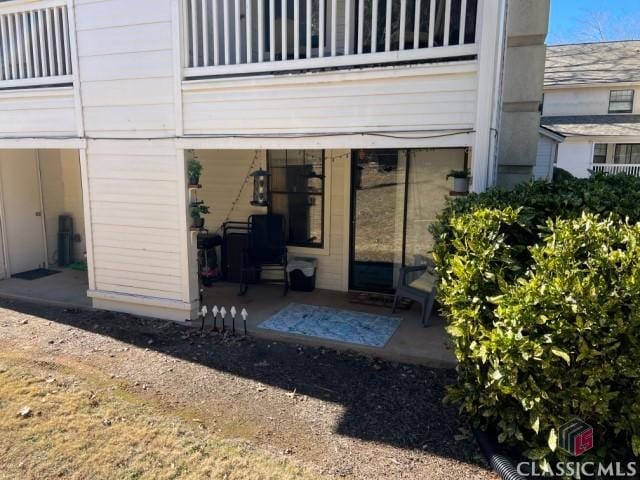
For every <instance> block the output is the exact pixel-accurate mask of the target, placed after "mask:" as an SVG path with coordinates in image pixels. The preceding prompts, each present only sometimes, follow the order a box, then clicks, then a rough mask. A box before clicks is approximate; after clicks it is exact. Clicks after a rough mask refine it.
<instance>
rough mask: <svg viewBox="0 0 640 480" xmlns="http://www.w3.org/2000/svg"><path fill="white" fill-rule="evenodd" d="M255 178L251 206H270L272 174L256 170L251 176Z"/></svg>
mask: <svg viewBox="0 0 640 480" xmlns="http://www.w3.org/2000/svg"><path fill="white" fill-rule="evenodd" d="M250 176H251V177H253V199H252V200H251V205H253V206H256V207H268V206H269V198H270V196H269V193H270V190H271V174H270V173H269V172H267V171H266V170H262V169H260V170H256V171H255V172H253V173H252V174H251V175H250Z"/></svg>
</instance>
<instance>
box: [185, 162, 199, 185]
mask: <svg viewBox="0 0 640 480" xmlns="http://www.w3.org/2000/svg"><path fill="white" fill-rule="evenodd" d="M201 173H202V164H201V163H200V162H199V161H198V160H194V159H192V160H189V162H187V175H188V177H189V185H191V186H198V185H199V184H200V174H201Z"/></svg>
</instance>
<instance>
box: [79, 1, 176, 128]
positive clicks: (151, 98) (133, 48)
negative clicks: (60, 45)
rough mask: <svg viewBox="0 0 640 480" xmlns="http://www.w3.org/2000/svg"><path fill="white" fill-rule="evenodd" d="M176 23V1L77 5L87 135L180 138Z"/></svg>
mask: <svg viewBox="0 0 640 480" xmlns="http://www.w3.org/2000/svg"><path fill="white" fill-rule="evenodd" d="M171 21H172V14H171V0H137V1H135V2H131V1H128V0H102V1H93V0H76V28H77V36H78V56H79V65H80V72H79V73H80V82H81V85H82V88H81V92H82V106H83V112H84V124H85V130H86V132H87V134H89V135H90V136H97V135H100V136H112V137H148V136H158V135H162V134H175V128H176V116H175V112H174V84H173V80H174V65H173V43H172V41H173V40H172V23H171Z"/></svg>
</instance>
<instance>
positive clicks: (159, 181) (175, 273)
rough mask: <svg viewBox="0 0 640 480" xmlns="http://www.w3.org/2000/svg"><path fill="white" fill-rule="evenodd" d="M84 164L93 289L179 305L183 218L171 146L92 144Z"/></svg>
mask: <svg viewBox="0 0 640 480" xmlns="http://www.w3.org/2000/svg"><path fill="white" fill-rule="evenodd" d="M171 152H174V153H173V155H171V154H170V153H171ZM87 161H88V174H89V192H90V193H89V195H90V209H91V225H92V235H93V255H94V265H95V277H96V288H97V289H98V290H102V291H108V292H117V293H124V294H129V295H141V296H146V297H155V298H162V299H170V300H180V299H181V291H182V290H181V285H182V280H183V279H182V270H181V265H182V252H181V248H180V238H181V235H183V234H184V231H183V230H181V224H182V223H184V215H185V214H184V211H182V209H181V208H180V207H179V205H178V203H179V202H178V198H179V196H178V188H179V187H178V178H177V177H178V175H177V171H178V162H179V159H178V157H177V156H176V155H175V147H174V146H173V142H160V143H158V142H153V143H147V142H130V141H129V142H118V141H91V142H90V143H89V148H88V152H87ZM181 222H182V223H181Z"/></svg>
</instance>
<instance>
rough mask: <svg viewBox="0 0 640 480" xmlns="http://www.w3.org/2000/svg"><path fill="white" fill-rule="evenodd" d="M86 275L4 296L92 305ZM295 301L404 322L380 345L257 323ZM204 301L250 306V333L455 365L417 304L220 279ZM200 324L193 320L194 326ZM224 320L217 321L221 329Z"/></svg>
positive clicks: (3, 287)
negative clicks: (241, 285) (401, 305)
mask: <svg viewBox="0 0 640 480" xmlns="http://www.w3.org/2000/svg"><path fill="white" fill-rule="evenodd" d="M87 288H88V285H87V277H86V273H85V272H78V271H74V270H69V269H61V273H58V274H56V275H51V276H48V277H44V278H40V279H37V280H31V281H27V280H22V279H19V278H9V279H7V280H3V281H0V297H1V298H6V299H9V300H26V301H30V302H37V303H41V304H51V305H57V306H62V307H74V308H83V309H90V308H91V299H90V298H88V297H87V295H86V292H87ZM291 303H297V304H303V305H318V306H326V307H331V308H335V309H339V310H348V311H352V312H354V311H355V312H365V313H370V314H374V315H380V316H388V317H397V318H400V319H401V321H400V325H399V327H398V329H397V330H396V331H395V333H394V334H393V335H392V336H391V338H390V339H389V341H388V342H387V344H386V345H385V346H384V347H382V348H377V347H370V346H365V345H359V344H352V343H344V342H339V341H333V340H330V339H327V338H316V337H311V336H303V335H296V334H288V333H283V332H278V331H274V330H266V329H262V328H258V325H259V324H261V323H262V322H264V321H265V320H267V319H268V318H270V317H271V316H272V315H274V314H276V313H278V312H279V311H280V310H282V309H283V308H285V307H286V306H287V305H289V304H291ZM204 305H206V306H207V307H208V308H209V309H211V307H213V306H214V305H218V307H222V306H224V307H225V308H226V309H227V311H228V310H229V309H230V308H231V306H235V307H236V309H237V310H238V311H240V310H242V308H246V309H247V312H248V313H249V317H248V318H247V329H248V332H249V335H251V336H255V337H259V338H266V339H271V340H274V341H283V342H288V343H298V344H303V345H310V346H315V347H326V348H330V349H335V350H341V351H352V352H356V353H360V354H363V355H367V356H372V357H376V358H381V359H385V360H390V361H397V362H407V363H413V364H423V365H429V366H433V367H451V366H454V365H455V362H456V360H455V356H454V353H453V350H452V348H451V346H450V343H449V340H448V337H447V334H446V332H445V330H444V324H443V320H442V319H441V318H440V317H439V316H437V315H434V316H433V317H432V325H431V326H430V327H427V328H422V327H421V325H420V307H419V305H413V306H412V308H411V309H409V310H402V309H400V310H398V312H397V314H396V315H392V314H391V309H390V307H382V306H375V305H364V304H360V303H352V302H350V300H349V296H348V294H347V293H345V292H337V291H330V290H321V289H316V290H315V291H314V292H311V293H306V292H295V291H290V292H289V293H288V295H287V296H283V295H282V288H281V287H279V286H274V285H268V284H265V285H251V287H250V288H249V291H248V292H247V294H246V295H245V296H243V297H240V296H238V284H235V283H226V282H220V283H216V284H214V286H213V287H211V288H206V289H205V290H204ZM225 324H226V326H227V328H231V318H230V316H229V315H227V320H226V323H225ZM196 326H197V327H199V324H197V322H194V327H196ZM211 327H212V321H211V316H210V315H209V316H208V318H207V327H206V328H211ZM219 327H220V323H219V322H218V328H219ZM236 331H237V333H238V334H239V335H240V334H242V319H240V318H238V319H237V320H236Z"/></svg>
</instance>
